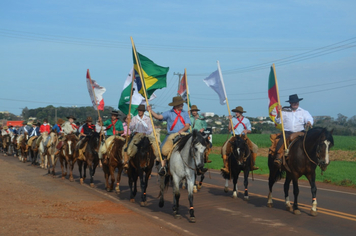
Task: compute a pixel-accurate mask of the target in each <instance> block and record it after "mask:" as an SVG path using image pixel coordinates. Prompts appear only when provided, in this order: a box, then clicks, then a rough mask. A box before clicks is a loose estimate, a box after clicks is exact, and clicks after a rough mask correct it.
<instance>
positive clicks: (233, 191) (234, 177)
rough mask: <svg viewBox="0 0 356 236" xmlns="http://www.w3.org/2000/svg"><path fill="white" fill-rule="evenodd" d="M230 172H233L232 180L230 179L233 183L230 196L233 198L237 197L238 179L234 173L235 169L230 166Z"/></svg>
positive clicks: (237, 175)
mask: <svg viewBox="0 0 356 236" xmlns="http://www.w3.org/2000/svg"><path fill="white" fill-rule="evenodd" d="M231 172H233V173H232V175H233V176H232V178H233V180H232V183H233V185H234V189H233V190H232V197H233V198H237V191H238V187H237V180H238V179H239V174H236V173H234V172H235V171H234V170H233V169H232V168H231Z"/></svg>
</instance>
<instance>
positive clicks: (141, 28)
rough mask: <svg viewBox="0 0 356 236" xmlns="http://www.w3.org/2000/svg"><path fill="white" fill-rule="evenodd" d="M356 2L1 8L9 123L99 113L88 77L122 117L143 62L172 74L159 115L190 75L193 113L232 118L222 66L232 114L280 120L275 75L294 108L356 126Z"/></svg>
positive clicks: (3, 107) (1, 95) (2, 103)
mask: <svg viewBox="0 0 356 236" xmlns="http://www.w3.org/2000/svg"><path fill="white" fill-rule="evenodd" d="M355 9H356V1H353V0H349V1H342V0H337V1H332V0H309V1H288V0H286V1H273V0H271V1H264V0H256V1H234V0H232V1H222V0H219V1H213V0H205V1H199V0H197V1H185V0H182V1H167V0H165V1H155V0H151V1H140V0H136V1H119V0H115V1H114V0H112V1H109V0H102V1H94V0H86V1H82V0H76V1H69V0H61V1H49V0H32V1H0V81H1V83H0V84H1V85H0V86H1V92H0V111H9V112H11V113H14V114H16V115H20V114H21V111H22V109H23V108H25V107H27V108H29V109H32V108H38V107H46V106H48V105H53V106H55V107H59V106H64V107H71V106H91V100H90V98H89V93H88V90H87V87H86V81H85V80H86V70H87V69H89V70H90V74H91V77H92V79H94V80H96V81H97V82H98V83H99V84H100V85H101V86H103V87H105V88H106V93H105V94H104V101H105V105H108V106H112V107H114V108H117V106H118V101H119V98H120V94H121V90H122V87H123V84H124V81H125V79H126V77H127V75H128V73H129V71H130V70H131V68H132V64H133V62H132V51H131V50H132V47H131V41H130V37H132V38H133V40H134V42H135V45H136V49H137V51H138V52H140V53H141V54H143V55H145V56H146V57H148V58H150V59H151V60H153V61H154V62H155V63H157V64H158V65H161V66H165V67H169V72H168V75H167V87H166V88H164V89H161V90H157V92H156V95H157V98H156V99H155V100H153V101H152V102H151V103H152V104H153V106H154V110H155V111H156V112H163V111H166V110H168V109H170V107H169V106H168V103H170V102H171V101H172V98H173V96H175V95H176V94H177V89H178V75H177V74H178V73H184V69H186V70H187V75H188V76H187V77H188V84H189V92H190V94H191V103H192V104H195V105H197V106H198V108H199V109H200V112H214V113H216V114H218V115H228V109H227V106H226V105H225V106H223V105H220V103H219V99H218V96H217V94H216V93H215V92H214V91H213V90H212V89H211V88H209V87H207V86H206V84H205V83H204V82H203V79H204V78H206V77H207V76H209V74H211V73H212V72H214V71H215V70H217V61H219V62H220V66H221V70H222V75H223V79H224V82H225V87H226V92H227V97H228V101H229V106H230V110H231V109H233V108H235V107H237V106H242V107H243V108H244V110H245V111H247V113H246V116H250V117H257V116H268V93H267V86H268V76H269V72H270V67H271V65H272V64H273V63H275V67H276V76H277V80H278V86H279V93H280V99H281V103H282V105H283V106H284V105H288V103H287V102H285V101H287V100H288V97H289V95H291V94H298V96H299V97H300V98H303V100H302V101H301V102H300V107H302V108H304V109H306V110H308V111H309V112H310V113H311V114H312V115H313V116H324V115H327V116H332V117H337V114H339V113H340V114H343V115H345V116H347V117H349V118H350V117H352V116H354V115H356V109H355V105H352V104H354V102H355V101H356V93H355V89H356V66H355V61H356V50H355V49H356V47H355V46H356V14H355Z"/></svg>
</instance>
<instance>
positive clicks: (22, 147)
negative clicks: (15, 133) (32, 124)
mask: <svg viewBox="0 0 356 236" xmlns="http://www.w3.org/2000/svg"><path fill="white" fill-rule="evenodd" d="M27 138H28V135H27V133H25V134H24V135H21V136H20V137H19V139H18V143H17V147H18V148H17V150H18V152H19V154H20V155H19V159H20V160H21V161H22V162H23V163H26V162H27V155H28V151H26V143H27Z"/></svg>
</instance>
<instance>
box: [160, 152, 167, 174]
mask: <svg viewBox="0 0 356 236" xmlns="http://www.w3.org/2000/svg"><path fill="white" fill-rule="evenodd" d="M158 174H159V175H160V176H165V175H166V174H167V168H166V161H165V160H164V157H163V156H162V166H161V168H160V169H159V171H158Z"/></svg>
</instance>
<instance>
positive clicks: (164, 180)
mask: <svg viewBox="0 0 356 236" xmlns="http://www.w3.org/2000/svg"><path fill="white" fill-rule="evenodd" d="M170 180H171V176H169V175H166V176H162V177H161V179H160V192H159V194H158V197H157V198H160V197H161V196H163V193H164V191H167V190H168V188H169V182H170Z"/></svg>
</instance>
